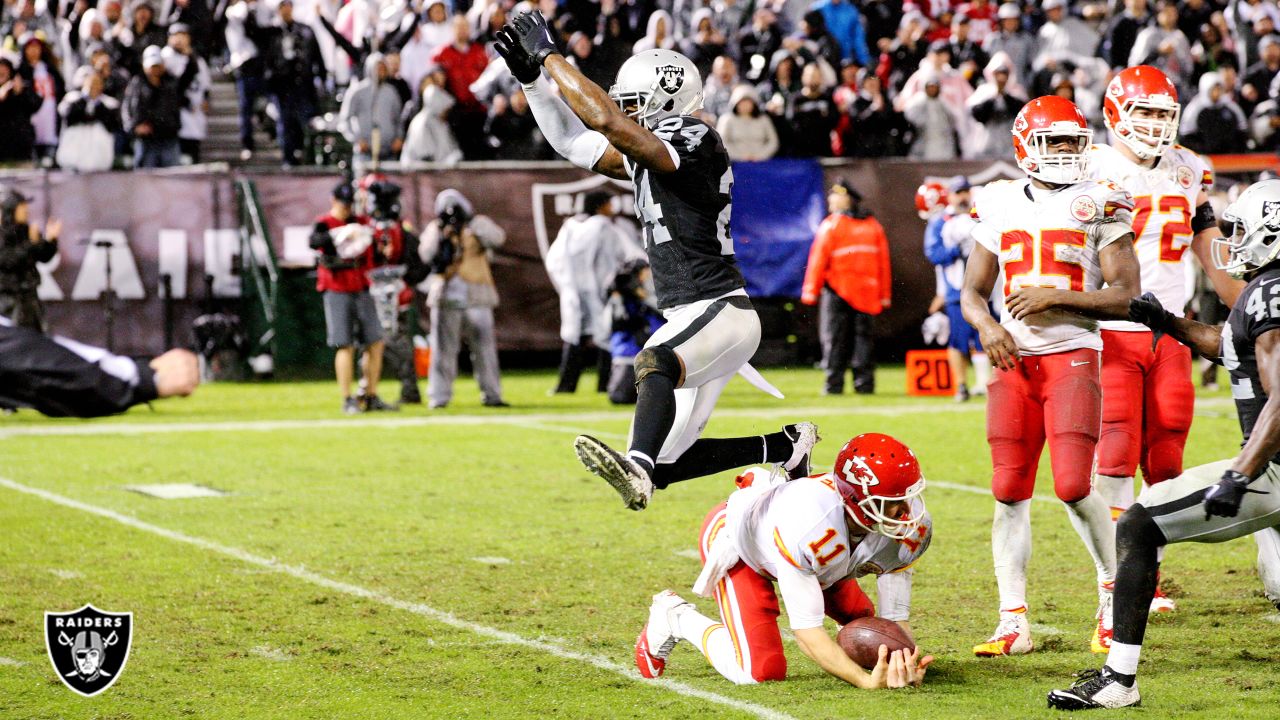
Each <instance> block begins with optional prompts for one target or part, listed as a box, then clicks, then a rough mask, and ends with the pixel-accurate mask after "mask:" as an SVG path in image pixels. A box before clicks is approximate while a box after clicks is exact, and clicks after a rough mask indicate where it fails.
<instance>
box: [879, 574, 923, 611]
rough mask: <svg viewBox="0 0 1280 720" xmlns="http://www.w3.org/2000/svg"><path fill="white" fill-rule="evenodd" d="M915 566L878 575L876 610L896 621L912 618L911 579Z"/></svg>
mask: <svg viewBox="0 0 1280 720" xmlns="http://www.w3.org/2000/svg"><path fill="white" fill-rule="evenodd" d="M913 574H915V569H914V568H907V569H905V570H899V571H898V572H891V573H884V574H882V575H877V576H876V611H877V612H879V613H880V617H883V618H887V619H889V620H893V621H895V622H906V621H907V620H910V619H911V579H912V575H913Z"/></svg>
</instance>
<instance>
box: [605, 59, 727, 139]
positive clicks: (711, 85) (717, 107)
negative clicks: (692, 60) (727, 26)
mask: <svg viewBox="0 0 1280 720" xmlns="http://www.w3.org/2000/svg"><path fill="white" fill-rule="evenodd" d="M584 74H585V73H584ZM740 82H741V81H740V80H739V79H738V63H736V62H734V60H733V58H732V57H730V56H729V55H721V56H720V57H718V58H716V59H715V62H713V63H711V74H710V75H708V76H707V82H706V83H705V84H704V85H703V88H702V111H703V112H704V113H706V114H707V115H710V116H711V119H710V120H709V121H708V122H709V123H710V124H711V125H713V126H714V125H715V124H716V121H717V120H718V119H719V118H720V117H721V116H723V115H725V114H726V113H728V112H731V111H732V110H733V105H732V104H730V100H731V99H732V97H733V90H734V88H736V87H737V86H738V83H740ZM601 87H605V85H601Z"/></svg>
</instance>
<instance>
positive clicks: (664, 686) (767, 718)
mask: <svg viewBox="0 0 1280 720" xmlns="http://www.w3.org/2000/svg"><path fill="white" fill-rule="evenodd" d="M0 487H5V488H8V489H10V490H14V491H16V492H20V493H25V494H27V495H32V496H34V497H38V498H40V499H42V500H46V501H48V502H51V503H53V504H55V505H61V506H63V507H67V508H71V509H73V510H79V511H81V512H85V513H89V514H90V515H97V516H98V517H102V518H106V519H108V520H114V521H116V522H118V523H120V524H122V525H125V526H128V527H131V528H133V529H135V530H141V531H143V532H147V533H151V534H152V535H158V536H160V537H162V538H165V539H166V540H173V541H174V542H180V543H186V544H188V545H193V546H195V547H198V548H201V549H203V550H208V551H210V552H214V553H218V554H219V555H225V556H226V557H229V558H232V559H235V560H239V561H241V562H244V563H248V564H250V565H257V566H258V567H261V568H265V569H267V570H271V571H273V572H277V573H280V574H281V575H287V576H289V577H291V578H294V579H296V580H301V581H303V582H306V583H310V584H312V585H316V586H319V587H322V588H326V589H328V590H332V591H334V592H340V593H344V594H346V595H350V596H352V597H357V598H360V599H362V600H369V601H372V602H376V603H380V604H382V605H386V606H388V607H391V608H395V609H396V610H403V611H404V612H409V613H413V614H415V615H420V616H422V617H425V618H427V619H429V620H434V621H436V622H438V623H440V624H442V625H448V626H449V627H452V628H455V629H458V630H462V631H464V632H469V633H472V634H474V635H479V636H481V637H485V638H489V639H491V640H496V641H498V642H501V643H504V644H507V645H516V646H519V647H524V648H528V649H530V650H537V651H540V652H544V653H546V654H548V655H554V656H555V657H558V658H563V659H565V660H576V661H578V662H583V663H586V664H588V665H591V666H593V667H595V668H598V669H600V670H604V671H607V672H611V673H614V674H616V675H621V676H622V677H625V678H627V679H628V680H634V681H636V682H638V683H642V684H645V685H650V686H652V687H655V688H658V689H660V690H666V691H668V692H673V693H675V694H677V695H683V696H685V697H691V698H697V699H699V700H705V701H707V702H710V703H714V704H717V705H723V706H725V707H728V708H732V709H734V710H739V711H741V712H744V713H748V714H750V715H754V716H756V717H758V718H763V719H764V720H795V719H794V718H793V717H792V716H790V715H787V714H786V713H783V712H780V711H778V710H774V709H772V708H768V707H764V706H763V705H757V704H755V703H751V702H746V701H743V700H737V699H734V698H731V697H728V696H725V695H721V694H719V693H714V692H710V691H707V690H702V689H699V688H696V687H694V686H692V685H688V684H686V683H682V682H679V681H676V680H666V679H655V680H646V679H644V678H642V677H640V674H639V673H638V672H636V671H635V670H634V669H632V668H631V667H629V666H624V665H621V664H619V663H616V662H614V661H612V660H610V659H609V658H607V657H604V656H602V655H593V654H590V653H585V652H581V651H578V650H573V649H571V648H568V647H564V646H563V645H560V644H556V643H552V642H548V641H546V640H540V639H539V640H535V639H532V638H527V637H524V636H523V635H517V634H516V633H512V632H507V631H505V630H499V629H497V628H493V627H489V626H487V625H480V624H479V623H473V622H470V621H468V620H463V619H462V618H460V617H458V616H456V615H454V614H453V613H451V612H447V611H444V610H437V609H436V608H433V607H431V606H429V605H424V604H423V603H417V602H411V601H409V600H401V599H399V598H396V597H393V596H391V595H387V594H386V593H383V592H379V591H377V590H370V589H369V588H365V587H361V586H359V585H354V584H352V583H347V582H342V581H341V580H334V579H332V578H328V577H325V576H324V575H320V574H319V573H315V572H312V571H310V570H307V569H306V568H305V567H302V566H301V565H288V564H285V563H283V562H281V561H279V560H276V559H274V558H266V557H262V556H261V555H254V554H253V553H250V552H248V551H246V550H241V549H240V548H237V547H232V546H229V545H223V544H221V543H217V542H214V541H212V540H205V539H202V538H198V537H193V536H191V535H186V534H184V533H180V532H177V531H176V530H169V529H167V528H162V527H160V526H158V525H152V524H151V523H148V522H144V521H142V520H138V519H136V518H132V517H129V516H128V515H122V514H120V513H118V512H116V511H114V510H109V509H107V508H102V507H97V506H95V505H89V504H87V503H83V502H80V501H79V500H73V499H71V498H68V497H65V496H62V495H58V494H56V493H52V492H49V491H47V490H41V489H39V488H33V487H30V486H27V485H23V484H21V483H18V482H14V481H13V480H10V479H8V478H4V477H0Z"/></svg>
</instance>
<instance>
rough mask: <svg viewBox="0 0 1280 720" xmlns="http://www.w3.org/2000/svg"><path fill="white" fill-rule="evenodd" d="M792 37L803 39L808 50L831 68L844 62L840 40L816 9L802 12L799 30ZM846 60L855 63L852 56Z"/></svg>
mask: <svg viewBox="0 0 1280 720" xmlns="http://www.w3.org/2000/svg"><path fill="white" fill-rule="evenodd" d="M792 37H793V38H794V39H797V40H800V41H803V42H804V44H805V47H807V48H808V49H809V51H810V52H812V53H813V54H814V55H815V56H816V57H818V58H821V59H822V60H824V61H825V62H826V63H827V65H829V66H831V67H832V68H833V69H834V68H838V67H840V66H841V65H843V64H844V63H845V59H844V58H843V55H844V51H843V50H842V49H841V47H840V41H839V40H837V39H836V36H835V35H832V34H831V31H830V30H828V29H827V20H826V17H825V16H824V15H823V14H822V13H821V12H819V11H817V10H810V11H808V12H806V13H805V14H804V17H802V18H801V19H800V31H799V32H798V33H796V34H795V35H793V36H792ZM784 42H785V41H784ZM848 62H851V63H857V61H856V60H853V59H852V58H850V59H849V60H848Z"/></svg>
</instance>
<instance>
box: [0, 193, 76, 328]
mask: <svg viewBox="0 0 1280 720" xmlns="http://www.w3.org/2000/svg"><path fill="white" fill-rule="evenodd" d="M61 233H62V223H61V222H60V221H58V220H50V221H49V223H48V225H46V226H45V228H44V232H41V229H40V223H38V222H33V221H32V220H31V205H30V204H29V201H28V199H27V197H26V196H24V195H23V194H22V193H20V192H18V191H17V190H14V189H12V188H2V187H0V317H4V318H8V319H9V320H10V321H11V322H12V323H13V324H14V325H16V326H18V327H24V328H28V329H31V330H35V331H37V332H44V331H45V325H44V305H43V303H41V302H40V297H39V296H38V295H37V294H36V288H38V287H39V286H40V272H39V271H38V270H36V263H43V262H49V261H50V260H52V259H53V258H54V257H55V256H56V255H57V254H58V235H60V234H61Z"/></svg>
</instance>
